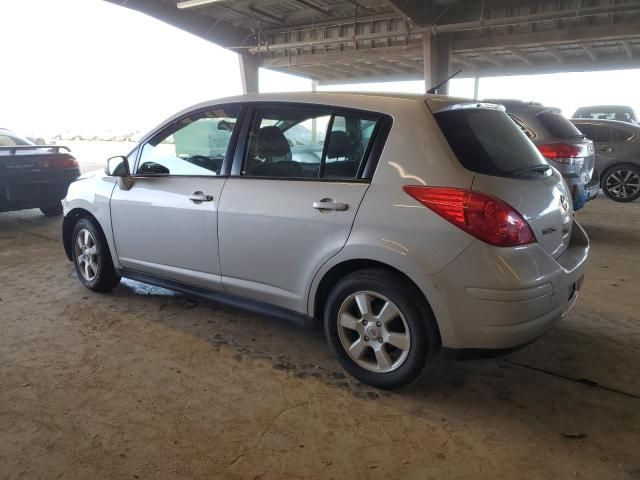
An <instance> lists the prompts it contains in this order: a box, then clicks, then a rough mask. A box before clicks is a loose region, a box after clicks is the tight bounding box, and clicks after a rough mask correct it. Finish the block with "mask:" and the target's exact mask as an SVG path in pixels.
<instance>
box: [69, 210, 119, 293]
mask: <svg viewBox="0 0 640 480" xmlns="http://www.w3.org/2000/svg"><path fill="white" fill-rule="evenodd" d="M71 241H72V242H73V243H72V245H71V251H72V252H73V265H74V266H75V269H76V273H77V274H78V278H79V279H80V281H81V282H82V284H83V285H84V286H85V287H87V288H88V289H89V290H93V291H95V292H108V291H110V290H111V289H112V288H113V287H115V286H116V285H117V284H118V283H119V282H120V277H119V276H118V275H117V274H116V271H115V269H114V267H113V260H112V259H111V253H110V252H109V246H108V245H107V240H106V239H105V237H104V234H103V233H102V230H101V229H100V228H99V227H98V226H96V224H95V223H94V222H92V221H91V220H90V219H88V218H81V219H80V220H78V221H77V223H76V224H75V226H74V227H73V234H72V235H71Z"/></svg>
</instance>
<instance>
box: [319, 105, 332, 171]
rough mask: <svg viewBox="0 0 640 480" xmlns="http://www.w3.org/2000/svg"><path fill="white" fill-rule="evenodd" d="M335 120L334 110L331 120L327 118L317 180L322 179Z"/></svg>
mask: <svg viewBox="0 0 640 480" xmlns="http://www.w3.org/2000/svg"><path fill="white" fill-rule="evenodd" d="M335 118H336V112H335V110H332V111H331V118H329V124H328V125H327V134H326V135H325V139H324V145H323V146H322V155H321V156H320V166H319V167H318V178H317V180H323V179H324V164H325V163H326V162H327V152H328V151H329V145H330V144H331V134H332V133H333V122H334V120H335Z"/></svg>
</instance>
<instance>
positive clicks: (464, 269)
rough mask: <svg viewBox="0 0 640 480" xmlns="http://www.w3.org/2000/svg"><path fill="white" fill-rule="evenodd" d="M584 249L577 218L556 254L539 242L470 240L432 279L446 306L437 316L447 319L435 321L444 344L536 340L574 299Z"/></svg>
mask: <svg viewBox="0 0 640 480" xmlns="http://www.w3.org/2000/svg"><path fill="white" fill-rule="evenodd" d="M588 252H589V240H588V238H587V235H586V233H585V232H584V230H583V229H582V227H580V225H579V224H578V223H577V222H575V223H574V226H573V231H572V236H571V243H570V245H569V248H567V250H566V251H565V252H564V253H563V254H562V255H561V256H560V257H558V258H557V259H554V258H552V257H551V256H549V255H548V254H547V253H546V252H545V251H544V250H542V248H541V247H540V246H539V245H538V244H532V245H527V246H525V247H518V248H496V247H491V246H489V245H487V244H484V243H482V242H480V241H477V242H474V243H473V244H472V245H471V246H470V247H469V248H468V249H467V250H465V251H464V252H463V253H462V254H461V255H460V256H459V257H458V258H456V259H455V260H454V261H453V262H452V263H451V264H449V265H448V266H447V267H446V268H445V269H444V270H442V271H441V272H439V273H438V274H436V275H434V276H433V277H432V278H431V279H432V282H433V283H434V284H435V286H436V288H437V290H438V291H439V293H440V294H441V296H442V299H443V302H444V305H445V306H446V313H447V314H446V315H443V316H442V319H443V321H446V322H449V324H448V325H441V326H440V330H441V334H442V341H443V347H445V348H447V349H513V348H514V347H518V346H521V345H524V344H527V343H530V342H531V341H533V340H535V339H536V338H538V337H539V336H541V335H542V334H543V333H545V332H546V331H547V330H548V329H549V328H551V327H552V326H553V325H554V324H555V323H556V322H557V321H558V320H560V319H561V318H562V317H564V316H565V315H566V314H567V313H568V312H569V311H571V309H572V308H573V307H574V305H575V304H576V302H577V299H578V291H579V289H580V286H581V285H582V281H583V278H584V265H585V262H586V260H587V257H588ZM436 316H437V317H439V316H438V314H437V312H436ZM440 321H441V318H438V322H439V324H440Z"/></svg>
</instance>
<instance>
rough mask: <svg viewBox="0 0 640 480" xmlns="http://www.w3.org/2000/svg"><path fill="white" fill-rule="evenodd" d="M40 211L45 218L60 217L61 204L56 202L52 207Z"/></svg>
mask: <svg viewBox="0 0 640 480" xmlns="http://www.w3.org/2000/svg"><path fill="white" fill-rule="evenodd" d="M40 211H41V212H42V213H43V214H44V216H45V217H59V216H60V215H62V202H58V203H57V204H56V205H53V206H48V207H40Z"/></svg>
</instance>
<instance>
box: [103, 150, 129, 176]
mask: <svg viewBox="0 0 640 480" xmlns="http://www.w3.org/2000/svg"><path fill="white" fill-rule="evenodd" d="M104 173H106V174H107V175H108V176H110V177H129V176H130V175H131V173H130V172H129V161H128V160H127V157H124V156H121V155H119V156H117V157H111V158H109V159H108V160H107V164H106V165H105V167H104Z"/></svg>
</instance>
